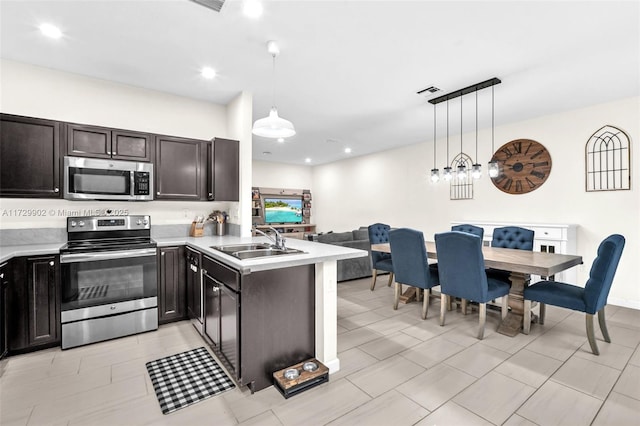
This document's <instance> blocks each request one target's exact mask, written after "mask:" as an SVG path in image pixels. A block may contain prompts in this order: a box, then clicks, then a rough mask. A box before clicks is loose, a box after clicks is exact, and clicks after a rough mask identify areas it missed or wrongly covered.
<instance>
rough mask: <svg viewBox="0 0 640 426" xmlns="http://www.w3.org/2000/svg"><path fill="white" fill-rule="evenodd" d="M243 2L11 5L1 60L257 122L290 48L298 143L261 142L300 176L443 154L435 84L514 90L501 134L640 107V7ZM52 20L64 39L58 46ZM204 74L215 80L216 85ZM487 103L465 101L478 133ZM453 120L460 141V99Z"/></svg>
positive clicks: (285, 73) (290, 101) (279, 93)
mask: <svg viewBox="0 0 640 426" xmlns="http://www.w3.org/2000/svg"><path fill="white" fill-rule="evenodd" d="M241 3H242V2H241V0H227V1H226V3H225V5H224V6H223V8H222V11H221V12H220V13H217V12H214V11H212V10H210V9H207V8H204V7H202V6H200V5H198V4H196V3H193V2H191V1H188V0H156V1H144V0H137V1H97V0H83V1H56V0H51V1H6V0H1V1H0V24H1V26H2V28H1V32H0V36H1V39H0V40H1V52H0V53H1V56H2V57H3V58H6V59H10V60H15V61H20V62H25V63H31V64H35V65H40V66H44V67H50V68H55V69H60V70H64V71H68V72H73V73H78V74H83V75H88V76H93V77H97V78H101V79H107V80H112V81H116V82H120V83H125V84H130V85H134V86H140V87H145V88H149V89H154V90H159V91H164V92H169V93H174V94H178V95H182V96H187V97H191V98H197V99H203V100H207V101H211V102H214V103H219V104H226V103H227V102H229V101H230V100H231V99H232V98H234V97H235V96H236V95H237V94H238V93H239V92H240V91H241V90H247V91H250V92H252V93H253V96H254V102H253V115H254V120H255V119H258V118H262V117H264V116H266V115H267V113H268V111H269V108H270V106H271V92H272V61H271V56H270V55H269V54H268V53H267V51H266V42H267V41H268V40H277V41H278V43H279V45H280V50H281V53H280V56H278V58H277V62H276V75H277V79H276V82H277V84H276V105H277V107H278V111H279V113H280V116H282V117H284V118H286V119H288V120H291V121H292V122H293V123H294V125H295V126H296V130H297V134H296V135H295V136H294V137H292V138H289V139H287V140H286V141H285V142H284V143H278V142H276V141H275V140H271V139H264V138H260V137H256V136H254V139H253V152H254V154H253V156H254V158H255V159H259V160H265V161H278V162H286V163H292V164H304V159H305V158H306V157H309V158H311V159H312V163H311V164H322V163H327V162H331V161H336V160H340V159H343V158H345V157H347V156H348V155H347V154H345V153H344V152H343V150H344V148H345V147H350V148H352V150H353V152H352V154H350V156H358V155H363V154H367V153H372V152H377V151H383V150H386V149H390V148H393V147H397V146H402V145H410V144H415V143H419V142H424V141H430V140H432V137H433V107H432V106H431V104H428V103H427V98H425V97H423V96H418V95H417V94H416V92H417V91H418V90H421V89H424V88H426V87H428V86H430V85H435V86H437V87H439V88H442V89H444V91H443V92H441V94H444V93H447V92H449V91H454V90H457V89H461V88H463V87H465V86H468V85H471V84H474V83H478V82H481V81H483V80H486V79H489V78H491V77H498V78H500V79H501V80H502V84H500V85H498V86H496V87H495V120H496V125H500V124H504V123H509V122H514V121H519V120H524V119H528V118H533V117H536V116H541V115H546V114H551V113H555V112H559V111H563V110H568V109H573V108H579V107H582V106H588V105H593V104H596V103H601V102H606V101H609V100H614V99H620V98H624V97H629V96H638V95H639V94H640V2H638V1H637V0H636V1H624V2H614V1H595V2H585V1H568V2H560V1H549V2H542V1H530V2H526V1H496V2H486V1H471V2H459V1H440V2H437V1H357V0H352V1H348V0H347V1H331V0H329V1H327V0H325V1H309V0H296V1H292V0H289V1H266V2H265V6H264V14H263V16H262V17H261V18H260V19H258V20H251V19H249V18H246V17H245V16H243V14H242V12H241ZM45 21H47V22H51V23H54V24H56V25H58V26H60V27H61V28H62V30H63V32H64V34H65V36H64V38H63V39H61V40H57V41H56V40H49V39H45V38H43V37H42V36H41V35H40V34H39V32H38V30H37V25H38V24H40V23H42V22H45ZM204 65H208V66H211V67H213V68H215V69H216V70H217V72H218V77H217V78H216V79H215V80H213V81H208V80H204V79H202V78H201V77H200V75H199V70H200V68H201V67H202V66H204ZM490 91H491V89H485V90H483V91H481V92H480V94H479V100H478V103H479V105H480V107H479V116H480V117H479V125H480V127H485V126H487V125H490V102H491V101H490ZM432 97H433V96H432ZM474 104H475V99H474V98H473V95H467V96H465V97H464V98H463V109H464V111H465V113H464V114H465V118H464V119H463V120H462V121H463V123H464V126H465V129H464V131H465V132H466V131H467V130H469V131H471V130H472V129H473V128H474V126H475V124H474V118H473V115H474V109H475V107H474ZM441 107H442V108H446V106H445V104H440V106H439V107H438V108H439V109H438V115H439V117H445V114H444V111H445V110H444V109H442V110H441V109H440V108H441ZM450 107H451V108H452V111H455V113H454V112H451V116H452V121H451V130H450V132H451V134H452V135H454V134H455V133H459V129H460V118H459V117H460V112H459V111H460V104H459V100H458V103H455V101H452V102H451V105H450ZM441 111H442V113H441ZM453 117H455V120H454V118H453ZM456 120H457V121H456ZM440 122H441V120H438V137H440V136H441V135H443V133H442V132H446V129H445V127H443V126H444V124H441V123H440ZM212 136H213V135H212ZM523 136H526V135H523ZM328 140H329V141H330V142H328ZM496 145H497V146H499V141H496ZM264 151H269V152H271V155H268V156H267V155H263V152H264Z"/></svg>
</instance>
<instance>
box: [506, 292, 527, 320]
mask: <svg viewBox="0 0 640 426" xmlns="http://www.w3.org/2000/svg"><path fill="white" fill-rule="evenodd" d="M500 313H501V314H502V319H505V318H506V317H507V314H508V313H509V295H508V294H505V295H504V296H502V310H501V311H500ZM529 313H531V309H529Z"/></svg>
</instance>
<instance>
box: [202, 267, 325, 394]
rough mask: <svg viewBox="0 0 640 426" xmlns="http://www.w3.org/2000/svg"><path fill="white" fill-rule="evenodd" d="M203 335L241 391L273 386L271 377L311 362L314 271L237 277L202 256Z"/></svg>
mask: <svg viewBox="0 0 640 426" xmlns="http://www.w3.org/2000/svg"><path fill="white" fill-rule="evenodd" d="M202 268H203V282H204V285H205V335H206V336H207V337H209V340H210V343H213V349H214V351H215V352H216V354H218V356H219V357H220V358H221V360H222V361H223V362H225V363H226V364H227V365H226V366H227V368H228V369H229V371H230V372H232V374H233V375H234V377H235V379H236V380H237V382H238V383H239V384H240V385H246V386H249V387H250V388H251V390H252V391H258V390H260V389H264V388H266V387H268V386H271V385H272V384H273V380H272V376H271V375H272V373H273V372H274V371H277V370H280V369H282V368H285V367H288V366H290V365H293V364H296V363H298V362H301V361H304V360H306V359H309V358H312V357H313V356H315V268H314V266H313V265H304V266H296V267H291V268H281V269H274V270H270V271H259V272H253V273H251V274H248V275H241V274H240V273H239V272H238V271H236V270H234V269H231V268H229V267H227V266H226V265H223V264H221V263H220V262H218V261H216V260H214V259H211V258H209V257H208V256H203V258H202Z"/></svg>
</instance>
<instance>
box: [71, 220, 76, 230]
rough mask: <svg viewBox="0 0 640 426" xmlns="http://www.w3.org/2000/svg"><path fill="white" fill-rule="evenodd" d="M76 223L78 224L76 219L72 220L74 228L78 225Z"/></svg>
mask: <svg viewBox="0 0 640 426" xmlns="http://www.w3.org/2000/svg"><path fill="white" fill-rule="evenodd" d="M76 225H77V223H76V221H75V220H72V221H71V227H72V228H75V227H76Z"/></svg>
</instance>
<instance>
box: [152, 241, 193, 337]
mask: <svg viewBox="0 0 640 426" xmlns="http://www.w3.org/2000/svg"><path fill="white" fill-rule="evenodd" d="M158 257H159V259H158V268H160V270H159V271H158V282H159V283H158V284H159V285H158V322H159V323H160V324H164V323H168V322H171V321H179V320H183V319H186V318H187V303H186V297H185V296H186V283H185V278H186V277H185V273H186V271H185V263H186V262H185V255H184V246H180V247H161V248H160V249H158Z"/></svg>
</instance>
